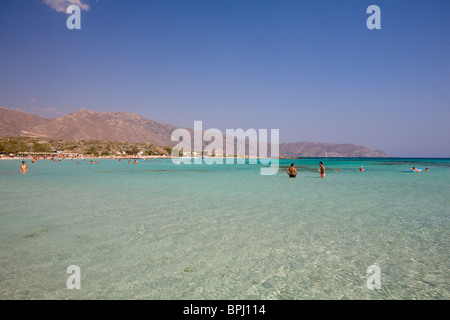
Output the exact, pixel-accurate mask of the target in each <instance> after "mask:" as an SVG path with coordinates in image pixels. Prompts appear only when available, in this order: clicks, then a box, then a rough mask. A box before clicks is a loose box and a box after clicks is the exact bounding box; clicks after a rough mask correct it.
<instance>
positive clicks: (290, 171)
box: [286, 163, 297, 178]
mask: <svg viewBox="0 0 450 320" xmlns="http://www.w3.org/2000/svg"><path fill="white" fill-rule="evenodd" d="M294 166H295V164H294V163H292V164H291V167H290V168H289V169H287V171H286V173H287V174H288V175H289V177H290V178H295V177H296V176H297V169H295V168H294Z"/></svg>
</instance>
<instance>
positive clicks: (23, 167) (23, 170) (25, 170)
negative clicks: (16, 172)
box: [20, 161, 28, 173]
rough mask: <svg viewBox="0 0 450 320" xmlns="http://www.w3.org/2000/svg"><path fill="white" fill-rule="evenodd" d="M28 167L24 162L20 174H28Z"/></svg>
mask: <svg viewBox="0 0 450 320" xmlns="http://www.w3.org/2000/svg"><path fill="white" fill-rule="evenodd" d="M27 171H28V166H27V165H26V164H25V161H22V165H21V166H20V172H21V173H27Z"/></svg>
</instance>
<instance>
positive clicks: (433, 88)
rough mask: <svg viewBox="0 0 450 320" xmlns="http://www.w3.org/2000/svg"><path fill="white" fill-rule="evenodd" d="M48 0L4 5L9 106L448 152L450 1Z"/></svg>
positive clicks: (3, 80)
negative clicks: (374, 21)
mask: <svg viewBox="0 0 450 320" xmlns="http://www.w3.org/2000/svg"><path fill="white" fill-rule="evenodd" d="M46 1H47V2H48V3H44V1H43V0H6V1H2V2H1V4H0V44H1V45H0V106H3V107H7V108H16V109H20V110H23V111H27V112H32V113H35V114H39V115H43V116H47V117H58V116H61V115H62V114H67V113H70V112H74V111H76V110H78V109H80V108H88V109H91V110H96V111H126V112H133V113H139V114H140V115H142V116H143V117H145V118H149V119H152V120H155V121H159V122H163V123H170V124H173V125H176V126H180V127H193V121H194V120H203V127H204V129H207V128H218V129H220V130H223V132H224V131H225V129H226V128H230V129H237V128H243V129H248V128H255V129H260V128H261V129H262V128H265V129H280V140H281V142H300V141H310V142H331V143H352V144H357V145H364V146H367V147H370V148H373V149H381V150H383V151H385V152H387V153H388V154H389V155H391V156H410V157H414V156H422V157H450V125H449V124H450V24H449V21H450V1H448V0H433V1H426V0H420V1H419V0H411V1H400V0H389V1H384V0H383V1H381V0H371V1H365V0H342V1H335V0H328V1H325V0H314V1H313V0H309V1H300V0H290V1H285V0H185V1H175V0H173V1H170V0H142V1H139V0H136V1H128V0H127V1H125V0H78V1H80V2H79V3H80V4H82V5H83V7H84V5H85V4H86V5H87V6H89V8H88V9H87V10H82V11H81V30H68V29H67V27H66V20H67V18H68V16H69V15H67V14H66V13H64V12H58V11H57V10H55V9H54V8H57V5H59V4H61V3H62V5H64V1H63V0H46ZM72 1H74V0H72ZM371 4H375V5H378V6H379V7H380V9H381V30H369V29H368V28H367V27H366V20H367V18H368V17H369V16H370V15H369V14H367V13H366V9H367V7H368V6H369V5H371ZM51 5H53V8H52V6H51Z"/></svg>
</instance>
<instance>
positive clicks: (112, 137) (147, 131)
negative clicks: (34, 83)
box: [0, 108, 386, 158]
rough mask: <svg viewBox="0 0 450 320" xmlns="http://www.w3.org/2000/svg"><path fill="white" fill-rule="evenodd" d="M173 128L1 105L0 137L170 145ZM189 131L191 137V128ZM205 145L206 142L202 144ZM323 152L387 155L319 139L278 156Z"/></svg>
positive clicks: (121, 116) (121, 117)
mask: <svg viewBox="0 0 450 320" xmlns="http://www.w3.org/2000/svg"><path fill="white" fill-rule="evenodd" d="M175 129H177V127H175V126H172V125H170V124H163V123H159V122H156V121H153V120H149V119H145V118H142V117H141V116H140V115H138V114H136V113H128V112H98V111H90V110H87V109H81V110H78V111H76V112H74V113H71V114H67V115H64V116H62V117H60V118H54V119H47V118H42V117H39V116H36V115H31V114H28V113H25V112H22V111H18V110H13V109H7V108H0V136H22V137H42V138H48V139H57V140H78V141H80V140H104V141H115V142H136V143H149V144H153V145H155V146H171V147H173V146H174V145H175V144H177V142H172V141H171V135H172V132H173V131H174V130H175ZM188 130H189V131H190V132H191V136H193V130H192V129H188ZM206 144H208V143H204V144H203V145H204V146H205V145H206ZM235 146H236V144H235ZM224 147H225V144H224ZM224 151H225V150H224ZM247 154H248V153H247ZM325 154H327V155H328V156H329V157H384V156H386V154H385V153H384V152H382V151H379V150H377V151H374V150H371V149H369V148H366V147H363V146H355V145H351V144H332V143H319V142H297V143H282V144H280V156H283V157H290V158H296V157H323V156H325Z"/></svg>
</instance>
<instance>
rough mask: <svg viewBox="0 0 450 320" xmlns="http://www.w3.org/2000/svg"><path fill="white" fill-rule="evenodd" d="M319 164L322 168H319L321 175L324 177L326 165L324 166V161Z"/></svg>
mask: <svg viewBox="0 0 450 320" xmlns="http://www.w3.org/2000/svg"><path fill="white" fill-rule="evenodd" d="M319 166H320V168H319V171H320V177H321V178H323V177H325V167H324V166H323V163H322V161H320V162H319Z"/></svg>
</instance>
